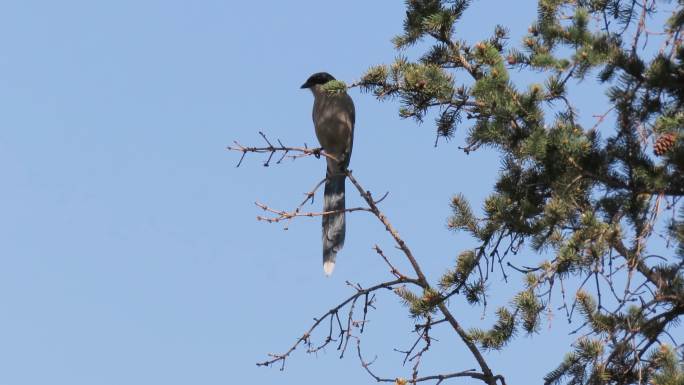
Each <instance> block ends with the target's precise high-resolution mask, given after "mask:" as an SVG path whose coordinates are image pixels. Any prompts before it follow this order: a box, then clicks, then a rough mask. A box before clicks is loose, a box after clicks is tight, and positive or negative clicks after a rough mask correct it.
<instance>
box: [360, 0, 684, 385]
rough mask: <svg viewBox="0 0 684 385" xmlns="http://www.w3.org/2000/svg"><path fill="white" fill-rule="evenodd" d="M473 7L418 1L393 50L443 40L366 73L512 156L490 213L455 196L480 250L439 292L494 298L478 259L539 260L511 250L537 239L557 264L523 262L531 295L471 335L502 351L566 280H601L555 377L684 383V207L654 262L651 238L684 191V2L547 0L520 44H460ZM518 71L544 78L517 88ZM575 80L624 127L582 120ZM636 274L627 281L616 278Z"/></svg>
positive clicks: (587, 294)
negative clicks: (596, 88)
mask: <svg viewBox="0 0 684 385" xmlns="http://www.w3.org/2000/svg"><path fill="white" fill-rule="evenodd" d="M469 3H470V1H467V0H455V1H439V0H409V1H407V2H406V4H407V12H406V19H405V20H404V31H403V33H402V34H401V35H399V36H397V37H396V38H395V39H394V44H395V46H396V48H397V49H399V50H402V49H403V48H405V47H407V46H410V45H413V44H415V43H416V42H418V41H423V42H425V41H429V42H430V43H431V44H430V45H431V46H430V48H429V49H428V50H427V51H426V52H425V53H424V55H423V56H422V57H420V58H419V59H418V60H415V61H411V60H409V59H407V58H406V57H404V56H400V57H399V58H398V59H397V60H396V61H395V62H394V63H392V64H390V65H378V66H374V67H372V68H370V69H369V70H368V71H367V73H366V74H365V75H364V76H363V78H362V80H361V82H360V85H361V87H363V89H365V90H367V91H369V92H372V93H374V94H375V95H376V96H377V98H378V99H380V100H394V99H396V100H399V101H400V103H401V107H400V109H399V115H400V116H401V117H404V118H413V119H415V120H416V121H418V122H422V121H423V119H424V117H426V115H427V114H428V113H434V114H436V115H437V118H436V122H435V126H436V131H437V136H438V138H440V137H445V138H449V137H451V136H452V135H453V133H454V131H455V130H457V129H462V128H467V129H468V130H469V131H468V134H467V139H466V142H467V143H466V144H465V145H464V150H465V151H466V152H469V151H475V150H477V149H479V148H484V147H489V148H493V149H496V150H497V151H498V153H499V154H500V156H501V159H502V161H503V162H504V165H505V166H504V167H502V171H501V172H500V174H499V177H498V180H497V182H496V185H495V188H494V191H493V192H492V194H491V195H490V196H489V197H488V198H487V199H486V201H485V202H484V211H485V214H484V217H482V218H476V217H475V216H474V215H473V211H472V209H471V208H470V205H469V202H467V200H466V199H465V197H463V196H462V195H456V196H455V197H454V198H453V201H452V208H453V215H452V216H451V219H450V221H449V226H450V228H452V229H454V230H457V231H465V232H468V233H470V234H471V235H472V236H473V237H474V238H476V239H477V240H478V241H479V243H480V246H479V247H477V248H475V249H474V250H466V251H464V252H463V253H462V254H461V256H460V257H459V259H458V264H457V265H456V267H455V268H454V270H452V271H449V272H447V273H446V274H445V275H444V277H443V278H442V280H441V285H440V287H441V290H442V293H448V294H446V295H443V296H442V297H443V298H447V297H448V296H449V295H451V293H454V292H456V293H458V292H462V293H463V294H465V295H466V297H467V298H468V300H469V301H470V302H471V303H478V302H481V301H482V300H483V299H484V298H485V297H486V296H487V295H490V293H487V292H486V291H485V288H486V282H485V279H484V278H483V277H482V276H480V275H478V274H475V273H474V272H475V271H476V269H474V266H477V265H479V264H482V263H490V264H491V263H501V262H502V259H501V257H500V256H506V255H507V254H508V258H509V260H510V261H511V262H523V264H524V263H529V261H516V258H517V256H515V255H511V254H515V253H511V251H513V252H514V251H515V250H517V249H519V248H520V247H523V246H527V247H530V248H532V249H533V250H535V251H538V252H539V253H540V254H543V255H548V256H549V257H550V258H549V259H548V260H547V261H545V262H543V263H541V264H540V265H539V266H536V267H534V268H527V269H524V273H525V277H524V279H525V283H526V288H525V290H523V291H522V292H520V293H518V294H517V295H515V296H514V298H512V305H511V306H510V307H509V308H501V309H499V310H498V312H497V314H498V316H499V320H498V322H497V323H496V324H495V325H494V326H493V327H492V328H491V329H487V330H481V329H476V330H471V331H470V336H471V337H472V338H473V340H474V341H477V343H479V345H480V346H481V347H483V348H485V349H502V348H505V346H506V343H507V342H508V341H509V340H510V339H511V338H514V337H515V336H516V331H518V330H522V331H525V332H526V333H534V332H535V331H536V330H537V329H538V327H539V323H540V315H541V312H542V311H543V310H544V309H545V308H546V307H547V306H548V303H545V299H544V297H543V296H541V295H540V294H541V293H545V292H549V291H550V290H553V289H554V288H556V289H557V286H558V285H559V283H561V282H562V281H563V280H568V279H573V278H574V279H577V280H580V281H584V283H586V282H587V281H589V280H591V281H594V280H595V281H596V282H597V283H596V284H595V285H591V284H584V283H583V284H582V285H581V289H580V290H579V291H578V292H577V293H576V304H577V306H578V307H579V310H580V312H581V316H582V317H583V321H584V322H586V327H585V329H588V333H587V335H586V336H585V337H583V338H581V339H579V340H578V341H577V342H576V344H575V347H574V350H573V351H572V352H570V353H568V355H567V357H566V358H565V360H564V361H563V362H562V363H561V364H560V365H559V366H558V367H557V368H556V369H555V370H553V371H551V372H550V373H549V374H548V375H547V376H546V377H545V379H544V381H545V383H546V384H560V383H571V384H584V383H586V384H636V383H643V384H645V383H654V384H683V383H684V377H683V376H684V374H683V372H682V363H681V354H682V351H681V347H682V346H681V345H679V346H675V347H673V346H671V345H670V344H672V343H673V342H672V341H670V344H668V340H669V337H668V336H667V331H668V329H670V328H672V327H674V326H675V325H676V324H677V322H678V321H679V319H680V317H681V316H682V314H684V277H683V276H682V266H684V253H683V252H682V250H683V246H682V243H681V242H682V239H683V238H682V237H683V233H682V228H683V227H682V222H681V218H684V211H681V215H680V221H677V220H676V218H671V219H670V221H671V226H670V227H671V230H672V234H671V236H672V239H673V241H674V242H675V243H676V242H680V243H679V249H678V250H677V251H673V253H672V254H671V255H657V256H655V255H649V254H648V253H647V250H648V247H647V245H648V242H649V240H650V239H651V238H652V237H653V236H654V226H655V225H656V224H657V222H658V220H661V221H662V220H663V219H662V217H660V216H659V214H660V212H661V211H662V210H663V209H664V208H665V207H666V206H667V207H670V208H674V207H680V206H681V205H679V206H677V204H678V203H679V199H680V197H681V196H682V195H683V194H684V146H683V145H682V144H683V141H682V134H683V131H682V129H683V128H684V47H683V46H682V26H683V25H684V1H681V0H680V1H679V2H674V3H673V2H665V1H663V2H661V1H653V0H643V1H626V0H539V1H538V15H537V17H536V20H535V21H534V22H533V23H532V24H531V26H530V27H529V30H528V35H527V36H525V37H524V39H523V41H522V42H521V44H520V45H517V44H515V45H513V46H510V47H509V46H507V44H506V43H507V32H506V29H505V26H497V27H496V28H495V29H494V32H493V34H492V35H491V37H489V38H486V39H483V40H482V41H480V42H477V43H474V44H470V43H468V42H466V41H462V40H458V39H457V38H456V37H457V36H458V20H460V19H461V18H462V17H467V15H466V14H465V11H466V9H467V7H468V6H469ZM668 5H669V7H667V6H668ZM659 7H663V8H669V9H673V11H672V13H671V15H668V17H667V19H666V22H665V24H664V25H655V26H653V25H651V26H650V27H652V28H656V30H662V32H663V35H664V37H663V39H662V40H661V41H659V44H660V49H659V50H654V49H652V48H651V50H650V51H655V54H651V55H649V54H648V53H647V52H650V51H649V50H647V49H644V47H648V46H649V45H653V44H655V43H654V41H653V40H656V39H651V40H652V41H650V42H648V41H647V40H646V34H648V33H649V31H648V30H647V29H646V21H647V20H649V19H650V18H656V19H657V18H658V17H661V18H662V17H663V16H662V12H663V11H662V10H659ZM659 12H660V14H659ZM642 45H643V46H642ZM512 69H516V70H529V71H537V72H541V73H543V74H545V76H546V81H545V82H544V84H529V85H524V84H520V82H515V81H513V80H512V79H511V77H512V75H511V70H512ZM463 78H467V80H462V79H463ZM573 81H596V82H597V83H598V84H600V85H601V86H602V87H604V89H605V92H606V93H607V95H608V96H609V101H610V105H609V106H608V109H609V113H610V116H611V118H614V121H613V122H612V123H608V122H603V124H604V125H606V124H612V125H613V126H614V128H613V129H611V130H603V131H602V132H603V133H604V134H603V135H601V134H600V133H599V130H598V129H597V127H583V126H582V125H580V124H579V123H578V116H577V113H576V110H575V108H573V102H572V96H573V95H569V93H568V91H567V85H568V82H573ZM574 96H577V95H574ZM609 113H606V114H605V115H603V116H601V117H600V120H604V119H606V118H607V116H608V115H609ZM606 131H608V132H607V133H606ZM502 241H503V242H502ZM494 256H496V259H495V258H494ZM625 277H626V281H627V287H618V282H621V283H622V282H623V281H625ZM599 281H600V283H599ZM606 289H608V290H607V291H608V292H605V291H606ZM601 291H604V292H603V293H601ZM601 294H603V301H604V302H603V303H602V302H601ZM492 295H500V293H493V294H492ZM607 297H612V298H610V300H608V299H607ZM597 298H598V301H597ZM611 305H612V306H611ZM677 349H679V350H677Z"/></svg>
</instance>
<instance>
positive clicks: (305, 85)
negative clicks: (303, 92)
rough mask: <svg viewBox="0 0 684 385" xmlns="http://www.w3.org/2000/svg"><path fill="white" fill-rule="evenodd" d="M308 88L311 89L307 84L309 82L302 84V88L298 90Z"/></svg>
mask: <svg viewBox="0 0 684 385" xmlns="http://www.w3.org/2000/svg"><path fill="white" fill-rule="evenodd" d="M310 87H311V85H310V84H309V82H306V83H304V84H302V86H301V87H299V88H310Z"/></svg>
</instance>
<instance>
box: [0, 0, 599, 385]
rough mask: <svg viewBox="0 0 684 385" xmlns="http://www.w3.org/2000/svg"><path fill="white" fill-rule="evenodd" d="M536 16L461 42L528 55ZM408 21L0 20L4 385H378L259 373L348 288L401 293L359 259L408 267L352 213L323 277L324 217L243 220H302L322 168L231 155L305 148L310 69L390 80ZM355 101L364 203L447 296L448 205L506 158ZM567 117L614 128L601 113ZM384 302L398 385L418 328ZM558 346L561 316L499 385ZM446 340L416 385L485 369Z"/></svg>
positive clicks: (243, 8)
mask: <svg viewBox="0 0 684 385" xmlns="http://www.w3.org/2000/svg"><path fill="white" fill-rule="evenodd" d="M535 12H536V11H535V2H533V1H529V0H527V1H520V2H518V1H516V2H512V1H510V2H509V1H506V2H504V1H495V0H483V1H479V2H475V5H474V6H473V7H472V9H471V10H469V11H468V12H467V13H466V18H465V19H464V21H463V23H462V24H461V25H459V28H458V33H459V34H460V36H461V37H463V38H465V39H468V40H469V41H471V42H472V41H476V40H479V39H482V38H486V37H488V36H489V35H490V33H491V32H492V31H493V28H494V25H495V24H496V23H504V24H506V25H508V26H509V27H510V28H511V32H512V36H513V42H517V41H518V40H519V37H520V36H521V35H522V34H523V33H524V32H525V31H526V29H527V26H528V25H529V23H530V22H531V20H532V18H533V17H534V15H535ZM403 14H404V7H403V4H402V2H398V1H373V2H367V1H345V2H319V1H297V2H282V1H265V2H228V1H195V2H190V1H169V0H165V1H161V0H159V1H130V0H121V1H116V2H104V1H100V2H92V1H71V0H67V1H60V2H51V1H34V0H21V1H12V0H5V1H3V2H2V3H1V4H0V83H1V84H0V106H2V107H1V108H0V111H2V112H1V113H0V127H2V129H0V164H2V167H0V176H1V177H2V182H3V183H2V186H3V187H2V189H0V212H2V216H1V219H0V262H1V265H0V385H29V384H31V385H32V384H55V385H57V384H65V385H66V384H69V385H76V384H84V385H85V384H88V385H92V384H128V385H134V384H153V383H159V384H162V383H163V384H190V383H196V384H233V383H259V384H282V383H293V384H294V383H296V384H318V383H321V382H322V381H325V383H326V384H327V385H337V384H349V383H372V382H373V381H372V379H371V378H370V377H368V376H367V374H366V373H365V372H364V371H363V369H362V368H361V367H360V365H359V363H358V361H357V359H356V358H355V356H354V355H353V354H348V357H346V358H345V359H343V360H339V359H337V353H336V352H335V350H334V349H328V351H327V352H322V353H319V354H318V356H308V355H306V354H304V353H303V352H302V351H298V352H296V354H294V355H293V357H292V358H291V359H290V360H289V361H288V362H287V366H286V370H285V371H284V372H280V371H278V370H277V369H271V368H257V367H256V366H255V362H257V361H259V360H262V359H264V358H265V355H266V353H268V352H278V351H281V350H284V349H286V348H287V347H288V346H289V345H290V344H291V343H292V342H293V341H294V340H295V339H296V338H297V337H298V336H299V335H301V333H302V332H303V331H304V330H306V329H307V328H308V325H309V323H310V322H311V319H312V317H315V316H318V315H320V314H322V313H324V312H325V311H326V310H327V309H329V308H330V307H331V306H332V305H333V304H335V303H336V302H337V301H339V300H341V299H343V298H344V297H345V296H347V295H348V294H349V293H350V292H351V291H350V289H349V288H347V287H346V286H345V284H344V282H345V281H346V280H349V281H353V282H360V283H361V284H363V285H368V284H372V283H373V282H377V281H379V280H382V279H387V278H390V277H389V276H388V274H387V271H386V268H385V267H384V265H383V263H382V261H381V260H380V259H379V258H378V257H377V256H376V255H375V254H374V252H373V251H372V250H371V247H372V246H373V245H374V244H376V243H377V244H378V245H380V246H381V247H382V248H383V249H385V250H386V251H388V253H389V254H390V255H391V256H392V257H393V258H394V259H395V260H398V259H399V258H400V255H399V253H398V252H396V251H395V250H393V244H392V242H391V239H390V238H389V237H388V236H387V234H386V233H385V232H384V231H383V229H382V227H381V226H380V225H379V224H378V223H377V222H376V221H375V220H374V219H373V218H372V217H370V216H368V215H365V214H363V213H362V214H358V215H357V214H351V215H349V216H348V223H347V226H348V233H347V242H346V246H345V248H344V250H343V251H342V252H341V254H340V255H339V256H338V265H337V268H336V270H335V273H334V275H333V276H332V277H331V278H327V279H326V278H325V277H324V276H323V274H322V269H321V256H320V249H321V245H320V222H319V219H318V218H317V219H301V220H297V221H295V222H293V223H292V224H291V225H290V229H289V230H288V231H283V229H282V226H281V225H278V224H273V225H269V224H265V223H260V222H257V221H256V220H255V217H256V215H258V214H260V212H259V210H258V209H257V208H256V207H255V206H254V204H253V202H254V201H255V200H259V201H261V202H265V203H267V204H269V205H271V206H273V207H276V208H282V209H291V208H294V207H295V206H296V205H297V204H298V203H299V202H300V201H301V199H302V198H303V195H302V194H303V193H304V192H306V191H308V190H309V189H310V188H311V187H312V186H313V185H314V184H315V183H316V182H317V181H318V180H320V179H321V178H322V177H323V175H324V165H323V162H322V161H320V160H316V159H313V158H311V159H309V158H307V159H300V160H297V161H295V162H284V164H281V165H278V166H272V167H268V168H265V167H262V166H261V162H262V161H263V159H261V158H260V157H256V156H248V157H247V158H246V160H245V161H244V163H243V166H241V167H240V168H235V164H236V163H237V160H238V158H239V156H238V155H236V154H234V153H229V152H227V151H226V150H225V147H226V146H227V145H230V144H231V143H232V141H233V140H239V141H240V142H242V143H244V144H259V143H261V139H260V137H259V136H258V134H257V132H258V131H259V130H262V131H264V132H266V133H267V134H268V135H269V136H270V137H271V138H280V139H281V140H282V141H283V142H285V143H287V144H291V145H302V144H303V143H307V144H308V145H315V143H316V142H315V136H314V132H313V127H312V123H311V117H310V110H311V104H312V97H311V95H310V94H309V93H308V92H305V91H303V90H300V89H299V85H300V84H301V83H302V82H303V81H304V80H305V79H306V78H307V77H308V76H309V75H310V74H311V73H313V72H317V71H322V70H325V71H328V72H331V73H332V74H334V75H335V76H336V77H337V78H339V79H343V80H345V81H347V82H351V81H353V80H355V79H357V78H358V77H359V75H361V74H362V73H363V71H364V70H365V69H366V68H368V67H369V66H370V65H373V64H377V63H383V62H385V63H386V62H390V61H391V60H392V59H393V58H394V56H395V55H396V52H395V51H393V48H392V45H391V43H390V39H391V37H393V36H394V35H395V34H397V33H399V32H400V30H401V24H402V17H403ZM584 86H586V87H590V85H584ZM584 86H582V87H584ZM351 95H352V97H353V98H354V100H355V103H356V108H357V114H356V116H357V126H356V137H355V144H354V154H353V158H352V162H351V166H350V168H351V169H353V170H354V173H355V175H356V176H357V177H358V178H359V180H360V181H361V182H362V183H363V184H364V185H365V187H366V188H368V189H370V190H372V191H373V192H374V193H375V194H378V195H379V194H383V193H384V192H385V191H389V192H390V193H389V197H388V198H387V199H386V201H385V202H383V203H382V209H383V210H385V212H386V214H387V215H388V216H389V218H390V220H391V221H392V222H393V223H394V224H395V225H396V227H397V228H398V229H399V232H400V233H401V234H402V235H403V236H404V237H405V239H406V240H407V242H408V243H409V245H410V246H411V247H412V248H413V250H414V252H415V253H416V255H417V256H418V258H419V259H420V260H421V261H422V263H423V264H424V267H425V270H426V273H427V274H428V275H429V276H430V277H432V279H436V278H437V277H438V276H439V274H440V272H442V271H443V269H444V268H445V267H448V266H450V264H452V263H453V261H454V259H455V257H456V255H457V254H458V253H459V252H460V251H461V250H463V249H466V248H468V247H471V246H473V242H472V240H470V239H469V238H467V237H466V236H463V235H456V234H453V233H450V232H449V231H448V230H447V229H446V226H445V223H446V222H445V221H446V218H447V216H448V214H449V210H448V203H449V198H450V197H451V196H452V194H454V193H456V192H462V193H464V194H465V195H466V196H467V197H468V198H469V199H471V200H472V201H473V203H474V206H475V207H479V203H478V202H481V201H482V199H483V197H484V196H486V194H487V192H488V191H489V189H490V187H491V185H492V182H493V180H494V177H495V175H496V170H497V169H498V167H499V161H498V159H497V158H496V156H495V154H494V153H493V152H490V151H482V152H477V153H474V154H471V155H469V156H466V155H465V154H463V153H462V152H461V151H459V150H458V148H457V146H458V145H460V144H462V143H463V136H464V133H465V128H466V127H464V128H463V129H461V130H459V132H458V133H457V135H456V138H455V139H454V140H452V141H451V142H448V143H444V142H442V143H441V144H440V146H438V147H437V148H433V146H432V145H433V142H434V131H433V128H432V126H431V125H430V123H429V122H428V123H426V124H425V125H423V126H417V125H416V124H415V123H414V122H412V121H402V120H400V119H399V118H398V117H397V114H396V107H397V106H396V105H395V104H392V103H386V104H379V103H378V102H377V101H375V100H374V99H373V98H372V96H371V95H367V94H361V93H359V92H358V90H353V91H351ZM579 108H580V111H581V112H586V116H589V117H590V115H592V114H599V113H603V112H604V110H605V105H604V104H603V97H602V95H601V94H600V93H588V94H587V97H586V98H582V100H581V101H580V106H579ZM589 119H590V118H589ZM348 191H351V186H350V185H348ZM347 199H348V202H349V203H348V206H349V207H351V206H355V205H358V204H360V203H361V201H360V198H359V197H358V196H357V195H355V194H353V193H350V194H348V198H347ZM318 201H319V200H317V203H316V205H314V206H313V207H312V209H313V210H315V209H316V208H318V207H319V206H318ZM526 257H528V258H529V259H526V261H528V262H529V261H533V262H531V263H534V261H537V260H539V257H536V256H526ZM397 263H398V264H399V265H401V262H397ZM493 285H494V286H495V287H498V286H499V285H500V283H498V282H497V281H496V280H495V282H494V283H493ZM501 288H505V286H501ZM504 290H509V291H510V290H511V289H504ZM507 299H508V298H506V297H503V298H500V299H498V300H493V301H492V305H491V307H489V308H488V310H487V313H486V314H485V315H484V317H483V315H482V313H481V311H480V310H479V309H474V308H470V307H468V306H466V305H464V304H463V303H460V302H458V301H454V302H453V303H452V306H453V308H454V313H455V315H456V316H457V317H459V319H462V320H463V322H464V324H465V325H466V326H467V327H473V326H478V327H486V326H487V325H489V324H490V322H491V318H492V317H491V313H492V312H493V309H494V308H495V305H496V304H497V303H505V301H506V300H507ZM377 306H378V309H379V310H378V311H376V312H374V313H372V314H371V316H370V319H371V322H370V323H369V325H368V328H367V335H366V337H364V338H365V339H364V354H365V355H366V356H367V357H368V358H369V359H370V358H372V357H373V356H374V355H377V356H378V360H377V363H376V364H375V366H374V368H376V370H377V371H378V374H381V375H383V376H385V377H397V376H407V375H408V374H409V373H410V368H409V367H408V366H407V367H402V366H401V355H400V354H398V353H396V352H393V351H392V348H398V349H403V348H406V347H408V346H409V345H410V344H411V343H412V338H413V336H412V335H411V334H410V331H411V329H412V328H411V323H410V321H409V320H407V317H406V316H405V311H404V309H403V308H401V307H400V305H399V302H398V300H397V299H396V297H394V296H392V295H390V294H384V295H382V296H380V297H379V301H378V305H377ZM567 331H568V328H567V326H566V322H565V321H564V319H563V317H562V314H560V313H557V314H556V316H555V318H554V319H553V321H552V323H551V328H550V329H549V328H548V327H547V326H545V327H544V328H543V330H542V331H541V333H540V335H539V336H537V337H535V338H533V339H532V338H527V337H521V338H519V339H517V340H516V341H515V342H514V343H512V344H511V346H510V349H508V350H505V351H503V352H501V353H492V354H490V355H489V356H488V357H489V359H490V360H491V363H492V367H493V368H494V370H495V371H496V372H499V373H502V374H504V375H506V377H507V379H508V382H509V383H526V382H530V381H537V382H538V381H539V379H540V378H541V377H542V376H543V374H544V373H546V372H547V371H548V370H550V369H552V368H553V367H554V366H555V365H556V364H557V363H558V362H559V361H560V360H561V359H562V355H563V353H564V352H565V351H566V350H567V346H568V345H567V344H568V341H569V338H568V337H567ZM438 336H439V338H440V342H439V343H438V344H437V345H438V346H437V347H436V348H435V349H434V351H431V352H430V353H429V354H428V355H427V356H426V358H425V361H426V365H425V368H426V370H427V369H434V370H444V371H459V370H465V369H469V368H474V367H476V366H475V364H474V363H473V362H472V359H471V358H470V356H469V355H468V354H466V352H465V349H464V347H463V345H462V344H461V343H459V341H458V340H457V339H456V338H455V336H454V335H452V334H451V333H448V332H445V333H442V334H438ZM521 357H522V358H523V359H524V365H523V366H521ZM428 373H429V372H427V371H426V372H425V374H428ZM465 382H466V381H454V383H465Z"/></svg>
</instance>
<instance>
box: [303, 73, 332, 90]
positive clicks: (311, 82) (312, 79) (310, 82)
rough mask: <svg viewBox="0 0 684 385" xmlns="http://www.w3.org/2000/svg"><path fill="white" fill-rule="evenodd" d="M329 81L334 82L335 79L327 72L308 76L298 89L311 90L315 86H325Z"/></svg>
mask: <svg viewBox="0 0 684 385" xmlns="http://www.w3.org/2000/svg"><path fill="white" fill-rule="evenodd" d="M331 80H335V78H334V77H333V76H332V75H330V74H329V73H327V72H317V73H315V74H313V75H311V76H309V78H308V79H306V83H304V84H302V86H301V87H300V88H311V87H313V86H315V85H316V84H325V83H327V82H329V81H331Z"/></svg>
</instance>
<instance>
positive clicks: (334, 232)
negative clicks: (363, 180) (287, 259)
mask: <svg viewBox="0 0 684 385" xmlns="http://www.w3.org/2000/svg"><path fill="white" fill-rule="evenodd" d="M333 80H335V78H334V77H333V76H332V75H330V74H329V73H327V72H317V73H315V74H313V75H311V76H310V77H309V78H308V79H307V80H306V82H305V83H304V84H302V86H301V88H302V89H309V90H311V93H312V94H313V96H314V104H313V112H312V118H313V123H314V128H315V130H316V137H317V138H318V142H319V143H320V145H321V148H322V149H323V150H324V151H325V153H326V154H327V155H330V156H331V157H332V158H334V159H331V158H330V157H326V161H327V167H326V174H325V188H324V192H323V212H324V213H325V212H330V211H335V213H333V214H323V273H325V275H326V276H330V274H332V272H333V269H334V268H335V259H336V257H337V253H338V252H339V251H340V250H341V249H342V247H343V246H344V237H345V232H346V225H345V212H344V210H345V197H344V185H345V181H346V174H345V171H346V169H347V167H348V166H349V160H350V158H351V153H352V145H353V143H354V123H355V118H356V117H355V115H356V112H355V109H354V102H353V101H352V98H351V97H350V96H349V95H348V94H347V92H346V91H339V92H334V93H329V92H327V91H326V90H324V88H323V85H325V84H326V83H328V82H330V81H333Z"/></svg>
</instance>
